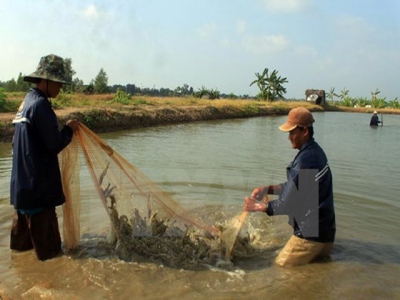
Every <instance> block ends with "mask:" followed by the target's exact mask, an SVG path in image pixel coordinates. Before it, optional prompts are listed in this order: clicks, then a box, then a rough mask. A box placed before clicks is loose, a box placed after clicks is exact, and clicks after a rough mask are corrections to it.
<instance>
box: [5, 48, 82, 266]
mask: <svg viewBox="0 0 400 300" xmlns="http://www.w3.org/2000/svg"><path fill="white" fill-rule="evenodd" d="M65 75H66V74H65V69H64V60H63V59H62V58H61V57H59V56H57V55H54V54H51V55H47V56H44V57H42V58H41V60H40V62H39V65H38V67H37V70H36V71H35V72H33V73H32V74H30V75H28V76H25V77H24V80H25V81H27V82H31V83H34V84H36V87H35V88H32V89H30V91H29V92H28V94H27V95H26V97H25V99H24V101H23V102H22V104H21V106H20V108H19V110H18V112H17V114H16V116H15V118H14V120H13V124H14V126H15V130H14V137H13V142H12V144H13V147H12V150H13V160H12V171H11V183H10V202H11V204H12V205H13V206H14V208H15V213H14V218H13V222H12V229H11V236H10V248H11V249H12V250H18V251H25V250H30V249H35V252H36V256H37V257H38V259H40V260H46V259H50V258H53V257H55V256H57V255H58V254H60V253H61V252H62V250H61V238H60V231H59V227H58V220H57V214H56V206H59V205H62V204H63V203H64V202H65V197H64V193H63V189H62V183H61V173H60V167H59V163H58V158H57V154H58V153H60V152H61V150H62V149H64V148H65V147H66V146H67V145H68V144H69V143H70V142H71V139H72V136H73V133H74V132H75V131H76V130H77V129H78V122H77V121H76V120H69V121H68V122H67V124H66V125H64V127H63V128H62V129H61V130H59V128H58V122H57V116H56V114H55V113H54V111H53V109H52V107H51V102H50V100H49V98H54V97H57V95H58V93H59V92H60V89H61V86H62V84H71V82H69V81H68V80H67V79H66V76H65Z"/></svg>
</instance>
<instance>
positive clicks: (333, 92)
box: [327, 87, 339, 103]
mask: <svg viewBox="0 0 400 300" xmlns="http://www.w3.org/2000/svg"><path fill="white" fill-rule="evenodd" d="M327 96H328V98H329V99H331V102H332V103H333V97H339V95H338V94H336V93H335V88H334V87H331V90H330V92H329V93H328V95H327Z"/></svg>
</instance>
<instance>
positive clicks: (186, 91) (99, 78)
mask: <svg viewBox="0 0 400 300" xmlns="http://www.w3.org/2000/svg"><path fill="white" fill-rule="evenodd" d="M64 69H65V73H66V79H67V80H68V81H70V82H72V85H64V86H63V92H66V93H85V94H107V93H116V92H117V91H118V90H122V91H124V92H125V93H127V94H130V95H142V96H154V97H185V96H194V97H198V98H208V99H218V98H231V99H235V98H251V97H250V96H249V95H246V94H245V95H235V94H233V93H229V94H225V93H221V92H220V91H219V90H218V89H216V88H214V89H209V88H206V87H204V86H202V87H201V88H199V89H198V90H197V91H195V90H194V89H193V87H191V86H189V85H188V84H186V83H185V84H183V85H182V86H178V87H176V88H175V89H170V88H163V87H162V88H160V89H157V88H155V87H152V88H149V87H139V86H137V85H135V84H133V83H128V84H126V85H121V84H115V85H109V84H108V75H107V73H106V71H105V70H104V69H103V68H101V69H100V71H99V73H98V74H97V75H96V77H95V78H94V79H92V80H91V81H90V83H89V84H84V82H83V80H81V79H79V78H78V77H74V76H75V74H76V72H75V70H74V69H73V68H72V60H71V59H70V58H66V59H64ZM23 78H24V75H22V73H19V75H18V78H17V80H15V79H14V78H12V79H10V80H8V81H4V82H2V81H0V88H2V89H3V91H4V92H26V91H28V90H29V88H30V87H31V86H32V84H31V83H28V82H25V81H24V80H23Z"/></svg>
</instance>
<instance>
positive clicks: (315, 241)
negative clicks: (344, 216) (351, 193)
mask: <svg viewBox="0 0 400 300" xmlns="http://www.w3.org/2000/svg"><path fill="white" fill-rule="evenodd" d="M313 123H314V118H313V116H312V114H311V112H310V111H309V110H308V109H306V108H304V107H297V108H294V109H292V110H291V111H290V112H289V115H288V118H287V121H286V123H284V124H283V125H281V126H280V127H279V129H280V130H282V131H284V132H289V137H288V138H289V140H290V142H291V144H292V147H293V148H294V149H298V150H299V152H298V153H297V155H296V157H295V158H294V160H293V161H292V162H291V163H290V164H289V166H288V167H287V169H286V171H287V181H286V182H284V183H281V184H278V185H268V186H260V187H258V188H256V189H254V191H253V193H252V194H251V197H246V199H245V204H244V209H245V210H247V211H262V212H266V213H267V214H268V215H269V216H274V215H288V216H289V224H290V225H291V226H292V227H293V235H292V237H291V238H290V239H289V241H288V242H287V243H286V245H285V247H284V248H283V249H282V251H281V252H280V253H279V255H278V257H277V258H276V259H275V262H276V263H277V264H278V265H280V266H283V267H287V266H298V265H303V264H308V263H310V262H313V261H316V260H318V259H320V258H325V257H329V255H330V251H331V248H332V245H333V242H334V240H335V234H336V221H335V209H334V203H333V188H332V174H331V170H330V167H329V164H328V160H327V157H326V155H325V153H324V151H323V150H322V148H321V147H320V146H319V145H318V144H317V143H316V142H315V141H314V127H313ZM268 194H273V195H277V196H278V198H277V199H275V200H266V201H260V200H262V199H265V197H266V195H268Z"/></svg>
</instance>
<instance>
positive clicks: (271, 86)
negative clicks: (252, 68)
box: [250, 68, 288, 101]
mask: <svg viewBox="0 0 400 300" xmlns="http://www.w3.org/2000/svg"><path fill="white" fill-rule="evenodd" d="M255 75H256V77H257V79H256V80H254V81H253V82H252V83H250V86H252V85H253V84H255V83H256V84H257V86H258V88H259V90H260V92H259V93H258V96H257V97H258V98H259V99H262V100H267V101H274V100H277V99H284V97H283V95H284V94H286V88H284V87H283V85H282V84H284V83H287V82H288V81H287V79H286V77H285V78H282V77H281V76H278V71H277V70H273V71H272V73H271V75H268V68H265V69H264V71H263V72H262V74H259V73H255Z"/></svg>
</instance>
